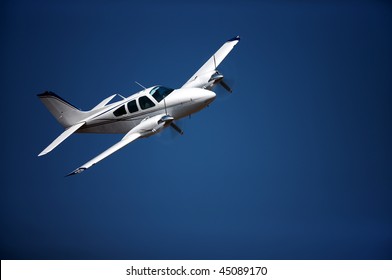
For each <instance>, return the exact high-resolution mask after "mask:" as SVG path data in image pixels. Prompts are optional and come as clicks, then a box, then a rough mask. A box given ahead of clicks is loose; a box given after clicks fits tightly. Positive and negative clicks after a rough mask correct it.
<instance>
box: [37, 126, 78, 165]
mask: <svg viewBox="0 0 392 280" xmlns="http://www.w3.org/2000/svg"><path fill="white" fill-rule="evenodd" d="M84 124H85V122H81V123H77V124H74V125H73V126H70V127H68V128H67V129H66V130H65V131H64V132H63V133H61V134H60V135H59V136H58V137H57V138H56V139H54V141H53V142H52V143H50V145H49V146H47V147H46V148H45V149H44V150H43V151H42V152H41V153H40V154H39V155H38V156H39V157H40V156H43V155H46V154H47V153H49V152H50V151H52V150H53V149H54V148H56V147H57V146H58V145H60V143H61V142H63V141H64V140H65V139H67V138H68V137H69V136H71V134H72V133H74V132H75V131H76V130H78V129H79V128H80V127H82V126H83V125H84Z"/></svg>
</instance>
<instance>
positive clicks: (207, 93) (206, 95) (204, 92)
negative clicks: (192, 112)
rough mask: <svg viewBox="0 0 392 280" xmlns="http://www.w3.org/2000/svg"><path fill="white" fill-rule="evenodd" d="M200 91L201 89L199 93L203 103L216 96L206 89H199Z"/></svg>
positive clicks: (209, 101)
mask: <svg viewBox="0 0 392 280" xmlns="http://www.w3.org/2000/svg"><path fill="white" fill-rule="evenodd" d="M200 91H202V92H201V93H200V95H201V96H202V99H203V102H204V103H205V104H210V103H211V102H212V101H214V99H215V97H216V94H215V92H213V91H211V90H206V89H200Z"/></svg>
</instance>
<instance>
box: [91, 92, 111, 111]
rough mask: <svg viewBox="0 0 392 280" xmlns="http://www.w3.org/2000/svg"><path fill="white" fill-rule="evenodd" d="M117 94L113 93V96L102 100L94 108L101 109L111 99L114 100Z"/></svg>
mask: <svg viewBox="0 0 392 280" xmlns="http://www.w3.org/2000/svg"><path fill="white" fill-rule="evenodd" d="M116 95H117V94H113V95H112V96H109V97H108V98H106V99H105V100H103V101H102V102H100V103H99V104H98V105H97V106H95V107H94V108H93V109H91V111H92V110H95V109H100V108H102V107H104V106H105V105H106V104H108V103H109V102H110V100H112V99H113V98H114V97H115V96H116Z"/></svg>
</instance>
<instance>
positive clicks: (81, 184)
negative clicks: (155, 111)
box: [0, 1, 392, 259]
mask: <svg viewBox="0 0 392 280" xmlns="http://www.w3.org/2000/svg"><path fill="white" fill-rule="evenodd" d="M163 2H164V1H162V3H161V1H140V2H133V1H2V3H1V9H0V10H1V17H0V18H1V20H0V24H1V42H2V43H1V45H0V48H1V66H2V67H1V77H0V79H1V83H0V86H1V96H2V106H1V119H2V123H1V131H2V134H1V135H2V136H1V147H2V156H1V158H2V170H1V195H0V199H1V201H0V225H1V231H0V232H1V233H0V237H1V239H0V242H1V243H0V257H1V259H391V258H392V203H391V198H392V168H391V167H392V161H391V158H392V149H391V143H392V114H391V112H392V109H391V105H392V98H391V96H392V79H391V78H392V36H391V34H392V6H391V5H389V4H388V3H387V2H382V1H320V2H314V1H195V2H189V3H188V2H184V1H167V2H166V3H163ZM236 35H241V42H240V43H239V44H238V45H237V47H236V48H235V49H234V50H233V52H232V53H231V54H230V55H229V56H228V57H227V59H226V60H225V61H224V63H223V64H222V66H221V67H220V70H221V71H222V72H223V73H224V74H226V76H227V77H229V79H230V80H233V82H234V86H233V87H234V91H235V93H233V94H232V95H227V94H224V93H223V92H222V93H221V94H219V97H218V98H217V100H216V101H215V102H214V103H213V104H212V105H211V106H210V107H209V108H207V109H206V110H204V111H202V112H200V113H198V114H196V115H194V116H192V118H191V119H185V120H183V121H182V122H181V123H180V124H181V126H182V128H183V129H184V130H185V134H184V136H182V137H181V136H176V135H174V136H173V133H172V132H170V131H166V132H164V133H162V134H161V135H157V136H154V137H151V138H149V139H144V140H139V141H136V142H135V143H133V144H131V145H129V146H127V147H126V148H124V149H123V150H121V152H118V153H116V154H114V155H113V156H111V157H110V158H107V159H106V160H104V161H102V162H101V163H100V164H98V165H96V166H94V167H93V168H91V169H89V170H88V171H86V172H85V173H84V174H81V175H79V176H73V177H68V178H65V177H64V175H65V174H67V173H68V172H70V171H72V170H74V169H75V168H76V167H78V166H80V165H81V164H82V163H84V162H86V161H87V160H89V159H91V158H92V157H94V156H95V155H97V154H98V153H100V152H101V151H103V150H105V149H106V148H107V147H109V146H111V145H112V144H113V143H115V142H116V141H118V140H119V139H120V138H121V136H120V135H85V134H82V135H80V134H77V135H73V136H72V137H70V138H69V139H67V140H66V141H65V142H64V143H63V144H62V145H60V146H59V147H58V148H57V149H56V150H54V151H53V152H52V153H51V154H49V155H47V156H45V157H41V158H38V157H37V155H38V153H39V152H40V151H41V150H42V149H43V148H45V147H46V146H47V145H48V144H49V143H50V142H51V141H52V140H53V139H54V138H56V137H57V136H58V135H59V134H60V133H61V131H62V129H61V127H60V125H58V124H57V123H56V121H55V120H54V118H52V116H51V115H50V114H49V113H48V111H47V110H46V108H45V107H44V106H43V105H42V104H41V102H40V101H39V100H38V98H37V97H36V94H39V93H42V92H43V91H45V90H51V91H54V92H55V93H57V94H59V95H60V96H62V97H63V98H65V99H66V100H68V101H70V102H71V103H73V104H75V105H77V106H78V107H80V108H82V109H90V108H92V107H93V106H95V105H96V104H97V103H98V102H100V101H101V100H102V99H104V98H106V97H107V96H109V95H111V94H113V93H120V94H122V95H125V96H128V95H130V94H132V93H134V92H136V91H138V90H139V89H140V88H139V87H138V86H137V85H135V84H134V81H135V80H137V81H138V82H140V83H142V84H144V85H145V86H152V85H155V84H163V85H167V86H170V87H180V86H181V85H182V84H183V83H184V82H185V81H186V80H187V79H188V78H189V77H190V76H191V75H192V74H193V73H194V72H195V71H196V70H197V69H198V68H199V67H200V66H201V65H202V64H203V63H204V62H205V61H206V60H207V59H208V58H209V57H210V56H211V55H212V54H213V53H214V52H215V51H216V50H217V49H218V48H219V47H220V46H221V44H222V43H223V42H225V40H227V39H229V38H232V37H234V36H236Z"/></svg>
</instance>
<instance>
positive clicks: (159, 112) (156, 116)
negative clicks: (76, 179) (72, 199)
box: [38, 36, 240, 176]
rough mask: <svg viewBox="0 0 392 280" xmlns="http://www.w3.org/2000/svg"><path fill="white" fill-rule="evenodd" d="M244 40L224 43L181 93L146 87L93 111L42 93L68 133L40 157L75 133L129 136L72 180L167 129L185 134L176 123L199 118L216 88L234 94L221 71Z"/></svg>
mask: <svg viewBox="0 0 392 280" xmlns="http://www.w3.org/2000/svg"><path fill="white" fill-rule="evenodd" d="M239 41H240V37H239V36H237V37H235V38H233V39H230V40H228V41H227V42H225V43H224V44H223V45H222V46H221V48H220V49H219V50H218V51H217V52H216V53H215V54H214V55H213V56H212V57H211V58H210V59H209V60H207V62H206V63H205V64H204V65H203V66H202V67H201V68H200V69H199V70H198V71H197V72H196V73H195V74H194V75H193V76H192V77H191V78H190V79H189V80H188V81H187V82H186V83H185V84H184V85H183V86H182V87H181V88H179V89H171V88H168V87H164V86H153V87H150V88H144V87H143V88H144V89H143V90H142V91H140V92H138V93H136V94H133V95H131V96H129V97H128V98H125V97H122V96H121V95H120V97H121V98H122V100H120V101H117V102H114V103H110V104H109V102H110V101H111V100H112V99H113V98H114V97H115V96H116V94H114V95H112V96H109V97H108V98H106V99H105V100H103V101H102V102H100V103H99V104H98V105H97V106H95V107H94V108H93V109H91V110H90V111H81V110H79V109H77V108H76V107H74V106H73V105H71V104H70V103H68V102H67V101H65V100H64V99H62V98H61V97H60V96H58V95H56V94H55V93H53V92H48V91H46V92H44V93H42V94H39V95H38V97H39V98H40V100H41V101H42V103H44V105H45V106H46V107H47V109H48V110H49V111H50V113H52V115H53V116H54V117H55V118H56V120H57V121H58V122H59V123H60V124H61V125H62V126H63V127H64V128H65V131H64V132H63V133H61V134H60V136H58V137H57V138H56V139H55V140H54V141H53V142H52V143H51V144H50V145H49V146H48V147H46V148H45V149H44V150H43V151H42V152H41V153H40V154H39V155H38V156H42V155H45V154H47V153H49V152H50V151H52V150H53V149H54V148H55V147H57V146H58V145H59V144H60V143H61V142H63V141H64V140H65V139H66V138H68V137H69V136H70V135H71V134H73V133H74V132H77V133H121V134H125V136H124V137H123V138H122V139H121V140H120V141H119V142H117V143H116V144H114V145H113V146H111V147H110V148H109V149H107V150H106V151H104V152H103V153H101V154H99V155H98V156H96V157H95V158H93V159H92V160H90V161H88V162H86V163H85V164H83V165H82V166H80V167H79V168H77V169H76V170H74V171H72V172H71V173H69V174H68V175H67V176H70V175H75V174H79V173H81V172H83V171H84V170H86V169H87V168H90V167H91V166H93V165H94V164H96V163H98V162H99V161H101V160H103V159H104V158H106V157H108V156H109V155H111V154H112V153H114V152H116V151H118V150H119V149H121V148H123V147H124V146H126V145H128V144H129V143H131V142H133V141H135V140H136V139H138V138H144V137H149V136H151V135H154V134H156V133H158V132H160V131H161V130H162V129H163V128H166V127H168V126H171V127H172V128H174V129H175V130H176V131H177V132H178V133H180V134H183V131H182V130H181V128H179V127H178V126H177V125H176V124H175V122H174V121H176V120H178V119H181V118H183V117H186V116H189V115H191V114H194V113H196V112H198V111H200V110H202V109H203V108H205V107H206V106H208V105H209V104H210V103H211V102H212V101H214V99H215V97H216V94H215V93H214V92H213V91H212V89H213V88H214V87H215V86H216V85H218V84H220V85H221V86H222V87H224V88H225V89H226V90H227V91H229V92H231V89H230V87H229V86H228V85H227V84H226V83H225V82H224V81H223V75H222V74H221V73H220V72H219V71H218V70H217V67H218V65H219V64H220V63H221V62H222V61H223V59H224V58H225V57H226V56H227V55H228V54H229V53H230V51H231V50H232V49H233V48H234V46H235V45H236V44H237V43H238V42H239Z"/></svg>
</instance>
